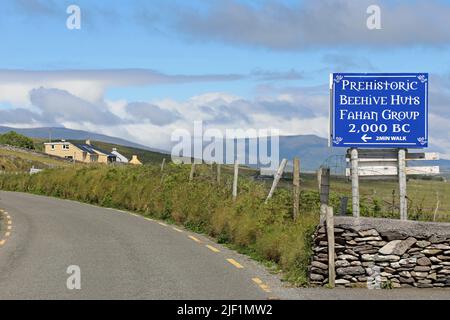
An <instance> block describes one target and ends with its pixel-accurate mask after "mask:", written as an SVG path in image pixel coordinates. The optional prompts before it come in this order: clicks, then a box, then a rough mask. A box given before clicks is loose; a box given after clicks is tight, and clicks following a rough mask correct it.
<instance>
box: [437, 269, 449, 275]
mask: <svg viewBox="0 0 450 320" xmlns="http://www.w3.org/2000/svg"><path fill="white" fill-rule="evenodd" d="M438 273H439V274H445V275H450V270H448V269H441V270H439V271H438Z"/></svg>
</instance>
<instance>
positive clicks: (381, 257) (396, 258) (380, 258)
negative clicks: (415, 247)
mask: <svg viewBox="0 0 450 320" xmlns="http://www.w3.org/2000/svg"><path fill="white" fill-rule="evenodd" d="M374 260H375V261H378V262H394V261H399V260H400V257H399V256H396V255H393V254H391V255H379V254H376V255H374Z"/></svg>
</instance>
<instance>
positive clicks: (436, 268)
mask: <svg viewBox="0 0 450 320" xmlns="http://www.w3.org/2000/svg"><path fill="white" fill-rule="evenodd" d="M442 268H443V267H442V266H441V265H432V266H431V270H438V269H442Z"/></svg>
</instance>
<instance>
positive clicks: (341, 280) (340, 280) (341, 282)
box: [334, 279, 350, 286]
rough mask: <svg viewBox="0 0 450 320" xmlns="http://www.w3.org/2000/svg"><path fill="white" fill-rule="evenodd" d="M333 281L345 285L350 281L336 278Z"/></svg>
mask: <svg viewBox="0 0 450 320" xmlns="http://www.w3.org/2000/svg"><path fill="white" fill-rule="evenodd" d="M334 283H335V284H336V285H337V286H338V285H346V284H349V283H350V281H348V280H345V279H337V280H336V281H335V282H334Z"/></svg>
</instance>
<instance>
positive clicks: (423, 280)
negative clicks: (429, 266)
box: [417, 279, 432, 284]
mask: <svg viewBox="0 0 450 320" xmlns="http://www.w3.org/2000/svg"><path fill="white" fill-rule="evenodd" d="M417 282H418V283H426V284H429V283H431V282H432V281H431V280H430V279H421V280H418V281H417Z"/></svg>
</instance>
